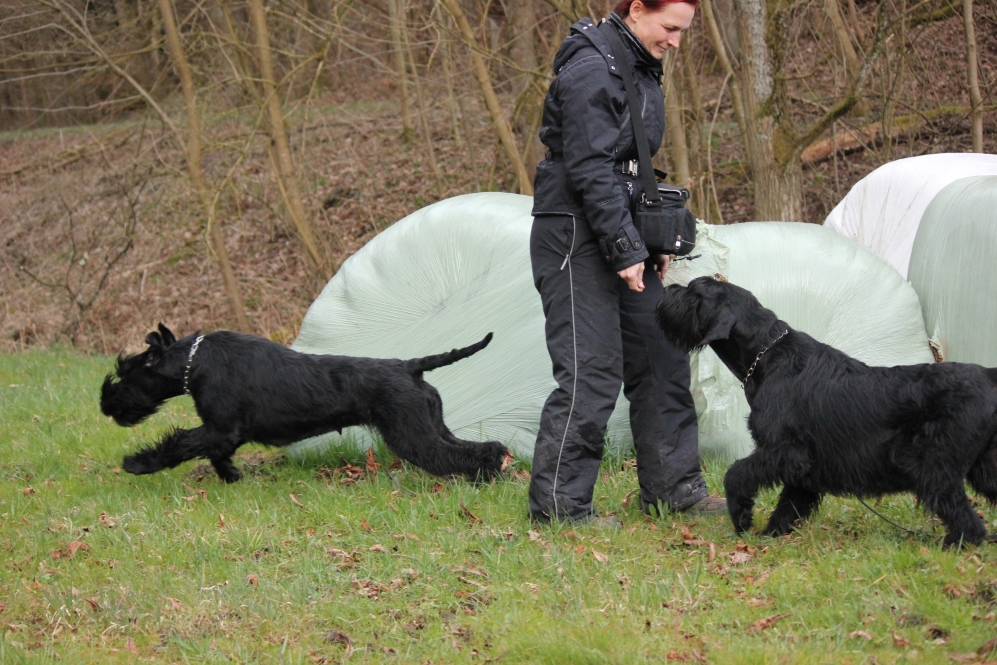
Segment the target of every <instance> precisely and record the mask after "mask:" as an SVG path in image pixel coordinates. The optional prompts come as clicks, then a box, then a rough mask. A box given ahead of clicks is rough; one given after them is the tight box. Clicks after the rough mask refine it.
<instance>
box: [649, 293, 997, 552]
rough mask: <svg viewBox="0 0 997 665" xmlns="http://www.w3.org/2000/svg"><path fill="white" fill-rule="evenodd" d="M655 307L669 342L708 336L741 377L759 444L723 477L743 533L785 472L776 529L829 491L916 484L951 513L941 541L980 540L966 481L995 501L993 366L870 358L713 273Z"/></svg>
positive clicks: (888, 489) (772, 522)
mask: <svg viewBox="0 0 997 665" xmlns="http://www.w3.org/2000/svg"><path fill="white" fill-rule="evenodd" d="M657 314H658V322H659V324H660V325H661V328H662V330H664V332H665V335H666V336H667V337H668V338H669V339H670V340H671V342H672V343H673V344H675V345H676V346H677V347H679V348H680V349H684V350H686V351H691V350H692V349H695V348H699V347H703V346H706V345H707V344H709V346H710V348H712V349H713V350H714V351H715V352H716V354H717V355H718V356H719V357H720V360H721V361H723V363H724V364H725V365H726V366H727V368H728V369H729V370H730V371H731V372H733V373H734V376H736V377H737V378H738V379H741V380H742V382H743V383H744V390H745V396H746V397H747V399H748V404H749V405H750V406H751V414H750V415H749V416H748V429H749V430H751V436H752V438H754V440H755V446H756V449H755V451H754V452H753V453H751V454H750V455H749V456H748V457H746V458H744V459H741V460H739V461H737V462H735V463H734V464H733V465H732V466H731V467H730V469H729V470H728V471H727V475H726V476H725V477H724V489H725V490H726V493H727V505H728V507H729V510H730V516H731V519H732V520H733V522H734V529H735V530H736V531H737V532H738V533H741V532H743V531H745V530H747V529H749V528H750V527H751V511H752V508H753V506H754V501H755V495H756V494H757V493H758V490H759V488H761V487H771V486H774V485H776V484H778V483H782V484H783V490H782V494H781V495H780V497H779V502H778V504H777V505H776V508H775V511H774V512H773V513H772V516H771V518H770V519H769V523H768V526H767V527H766V528H765V533H766V534H769V535H781V534H785V533H787V532H788V531H789V530H790V529H791V528H792V527H793V525H794V524H797V523H798V522H799V521H800V520H804V519H806V518H807V517H808V516H809V515H810V514H811V512H813V510H814V509H815V508H816V507H817V505H818V504H819V503H820V500H821V497H822V496H823V495H824V494H828V493H829V494H836V495H856V496H859V497H869V496H879V495H882V494H888V493H894V492H905V491H911V492H914V493H915V494H916V495H917V497H918V499H919V500H920V501H921V503H922V504H923V505H924V506H925V507H927V508H928V509H929V510H931V511H932V512H934V513H935V514H937V515H938V516H939V517H940V518H941V520H942V522H944V524H945V528H946V531H947V533H946V536H945V540H944V544H945V545H954V544H960V543H962V542H965V543H972V544H974V545H978V544H980V543H981V542H982V541H983V539H984V537H985V536H986V528H985V527H984V525H983V522H982V521H981V520H980V518H979V517H977V515H976V513H975V512H974V511H973V509H972V507H971V505H970V503H969V499H968V497H967V496H966V490H965V484H964V483H965V480H969V483H970V485H972V486H973V489H975V490H976V491H977V492H979V493H980V494H982V495H983V496H985V497H986V498H987V499H988V500H989V501H990V503H991V504H995V503H997V369H986V368H983V367H980V366H979V365H970V364H964V363H944V364H939V365H934V364H925V365H908V366H898V367H869V366H868V365H865V364H864V363H862V362H860V361H858V360H855V359H854V358H851V357H849V356H847V355H845V354H844V353H842V352H841V351H838V350H837V349H834V348H832V347H830V346H828V345H826V344H821V343H820V342H818V341H817V340H815V339H814V338H812V337H810V335H807V334H806V333H802V332H799V331H796V330H793V329H792V328H790V327H789V326H788V325H787V324H786V323H785V322H784V321H780V320H779V319H778V317H776V315H775V314H774V313H773V312H772V311H770V310H768V309H765V308H764V307H762V306H761V304H760V303H759V302H758V300H756V299H755V297H754V296H753V295H751V293H749V292H748V291H746V290H745V289H742V288H740V287H738V286H734V285H733V284H727V283H724V282H720V281H717V280H715V279H713V278H710V277H700V278H698V279H694V280H692V281H691V282H690V283H689V286H688V287H682V286H678V285H671V286H669V287H668V288H666V289H665V292H664V296H663V297H662V299H661V302H660V304H659V305H658V312H657Z"/></svg>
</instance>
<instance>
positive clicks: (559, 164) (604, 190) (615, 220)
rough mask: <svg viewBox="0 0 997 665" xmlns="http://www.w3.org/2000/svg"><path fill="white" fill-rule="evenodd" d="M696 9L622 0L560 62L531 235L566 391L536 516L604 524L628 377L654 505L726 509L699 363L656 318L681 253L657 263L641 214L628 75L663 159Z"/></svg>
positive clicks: (535, 477)
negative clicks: (600, 514) (604, 489)
mask: <svg viewBox="0 0 997 665" xmlns="http://www.w3.org/2000/svg"><path fill="white" fill-rule="evenodd" d="M697 5H698V1H697V0H678V1H676V0H621V2H620V3H619V4H618V5H617V6H616V9H615V10H614V12H613V13H612V14H610V16H609V18H608V19H607V20H606V21H604V22H603V24H602V25H600V26H596V25H595V24H594V23H593V22H592V21H591V20H590V19H582V20H581V21H578V22H577V23H575V24H574V25H573V26H572V28H571V34H570V35H569V36H568V37H567V39H565V40H564V43H563V44H562V45H561V48H560V49H559V50H558V53H557V56H556V57H555V59H554V72H555V78H554V81H553V83H552V84H551V86H550V91H549V92H548V94H547V99H546V100H545V101H544V118H543V125H542V127H541V129H540V139H541V141H543V143H544V145H546V146H547V148H548V151H547V156H546V159H545V160H544V161H542V162H541V163H540V164H539V166H538V167H537V174H536V179H535V181H534V185H535V190H536V193H535V194H534V205H533V215H534V222H533V232H532V235H531V238H530V259H531V262H532V266H533V278H534V283H535V285H536V287H537V290H538V291H539V292H540V297H541V300H542V302H543V308H544V315H545V316H546V319H547V324H546V335H547V349H548V351H549V352H550V357H551V360H552V361H553V365H554V378H555V380H556V381H557V384H558V387H557V388H556V389H555V390H554V392H552V393H551V395H550V397H549V398H548V399H547V402H546V404H545V405H544V409H543V413H542V415H541V419H540V431H539V433H538V434H537V444H536V449H535V451H534V457H533V474H532V479H531V481H530V512H531V514H532V516H533V518H534V519H536V520H541V521H546V520H550V519H558V520H578V521H586V520H589V519H591V518H593V517H596V516H597V513H596V511H595V508H594V507H593V505H592V492H593V489H594V486H595V481H596V478H597V477H598V472H599V464H600V462H601V460H602V452H603V446H604V444H605V435H606V423H607V422H608V421H609V416H610V414H611V413H612V411H613V407H614V406H615V404H616V400H617V397H618V395H619V392H620V383H621V382H622V383H623V386H624V393H625V394H626V396H627V399H629V400H630V426H631V429H632V431H633V438H634V445H635V449H636V457H637V478H638V481H639V483H640V498H641V505H642V507H644V509H645V510H648V507H649V506H652V505H653V506H656V507H657V509H658V510H661V509H663V508H664V509H671V510H677V511H693V512H701V513H713V512H725V511H726V502H725V501H724V500H723V499H716V498H711V497H709V495H708V494H707V491H706V483H705V482H704V481H703V477H702V474H701V471H700V466H699V441H698V429H697V421H696V411H695V408H694V405H693V400H692V395H691V394H690V393H689V357H688V356H687V355H684V354H681V353H679V352H678V351H677V350H675V349H674V348H672V347H671V346H670V345H669V344H668V343H667V342H666V341H665V339H664V336H663V335H662V334H661V331H660V330H659V329H658V327H657V325H656V324H655V320H654V307H655V305H656V304H657V302H658V299H659V298H660V297H661V292H662V285H661V281H660V279H659V276H661V277H663V276H664V274H665V270H667V267H668V257H663V256H654V257H652V256H649V255H648V252H647V250H646V248H645V247H644V244H643V242H642V241H641V239H640V235H639V234H638V232H637V229H636V228H635V227H634V224H633V219H632V217H631V213H632V210H633V203H634V202H635V201H636V200H637V199H638V198H639V197H640V195H641V192H642V191H643V187H642V185H641V180H640V177H639V174H638V166H637V147H636V144H635V143H634V134H633V125H632V123H631V119H630V109H629V106H628V104H627V99H626V93H625V91H624V87H623V80H622V78H620V75H619V72H618V69H617V64H619V65H620V66H626V65H629V66H630V67H631V71H632V72H633V77H634V82H635V84H636V87H637V92H638V96H639V97H640V99H641V107H642V113H641V115H642V117H643V119H644V126H645V129H646V132H647V137H648V142H649V144H650V146H649V147H650V149H651V153H652V154H654V153H655V152H657V150H658V147H659V146H660V144H661V136H662V134H663V133H664V127H665V109H664V98H663V96H662V93H661V85H660V81H661V75H662V71H661V56H662V55H663V54H664V52H665V51H666V50H667V49H669V48H678V46H679V42H680V40H681V38H682V33H683V31H685V30H686V29H687V28H688V27H689V25H690V24H691V23H692V19H693V16H694V14H695V11H696V6H697ZM604 30H615V31H617V32H618V33H619V34H620V36H621V38H622V41H623V43H624V45H625V47H626V49H627V51H628V52H627V53H626V54H625V55H626V60H624V57H623V55H624V54H614V53H613V50H612V46H611V45H610V41H609V38H608V37H607V36H606V34H605V33H604V32H603V31H604ZM655 272H657V275H655V274H654V273H655ZM645 275H646V277H645Z"/></svg>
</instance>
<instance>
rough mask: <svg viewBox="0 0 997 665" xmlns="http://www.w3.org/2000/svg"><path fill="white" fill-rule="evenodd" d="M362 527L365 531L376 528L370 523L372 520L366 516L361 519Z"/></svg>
mask: <svg viewBox="0 0 997 665" xmlns="http://www.w3.org/2000/svg"><path fill="white" fill-rule="evenodd" d="M360 528H361V529H363V530H364V531H373V530H374V527H372V526H371V525H370V522H368V521H367V520H366V519H364V518H361V519H360Z"/></svg>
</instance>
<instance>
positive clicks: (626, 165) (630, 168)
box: [544, 150, 640, 178]
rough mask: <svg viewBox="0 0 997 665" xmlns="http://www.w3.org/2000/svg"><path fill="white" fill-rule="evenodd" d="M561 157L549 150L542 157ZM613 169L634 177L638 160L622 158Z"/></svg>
mask: <svg viewBox="0 0 997 665" xmlns="http://www.w3.org/2000/svg"><path fill="white" fill-rule="evenodd" d="M562 157H563V156H562V155H561V154H559V153H553V152H551V151H550V150H548V151H547V152H545V153H544V159H546V160H547V161H548V162H553V161H561V159H562ZM613 171H614V172H615V173H622V174H623V175H628V176H632V177H634V178H636V177H638V176H639V175H640V162H639V161H637V160H636V159H624V160H623V161H622V162H616V163H615V164H613Z"/></svg>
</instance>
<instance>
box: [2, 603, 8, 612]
mask: <svg viewBox="0 0 997 665" xmlns="http://www.w3.org/2000/svg"><path fill="white" fill-rule="evenodd" d="M6 609H7V603H0V612H3V611H5V610H6Z"/></svg>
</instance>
